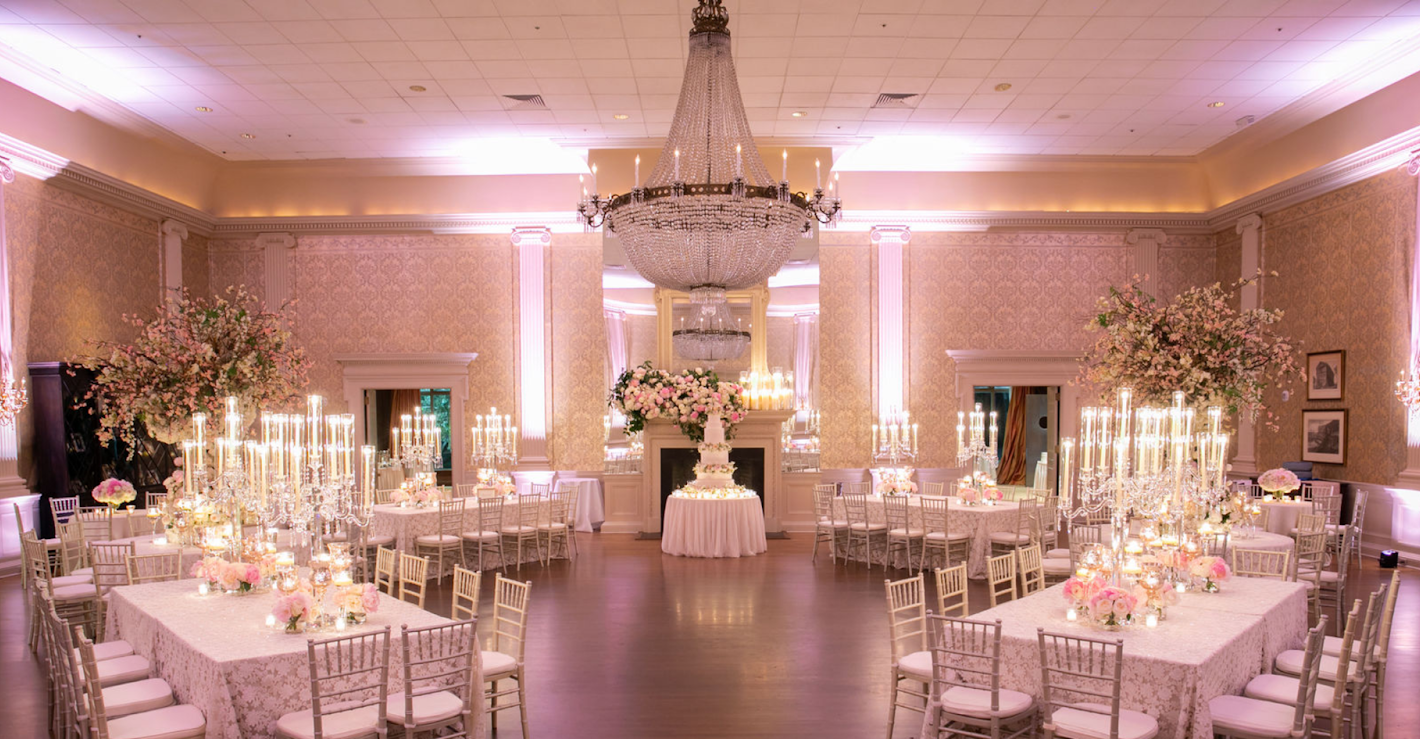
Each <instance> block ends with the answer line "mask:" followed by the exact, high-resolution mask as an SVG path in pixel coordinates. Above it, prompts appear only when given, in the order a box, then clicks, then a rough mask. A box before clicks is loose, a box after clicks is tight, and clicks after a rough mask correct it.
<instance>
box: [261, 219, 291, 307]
mask: <svg viewBox="0 0 1420 739" xmlns="http://www.w3.org/2000/svg"><path fill="white" fill-rule="evenodd" d="M256 243H257V244H258V245H259V246H260V247H261V248H262V251H263V259H264V261H263V267H264V268H265V269H264V272H263V277H264V278H265V279H264V281H265V286H266V307H267V309H269V310H273V311H274V310H278V309H280V308H281V306H282V305H284V304H285V303H286V302H287V301H289V300H291V299H292V298H294V297H296V296H295V290H293V289H292V285H291V252H292V250H294V249H295V248H296V237H295V236H292V235H291V234H289V233H265V234H260V235H259V236H257V237H256Z"/></svg>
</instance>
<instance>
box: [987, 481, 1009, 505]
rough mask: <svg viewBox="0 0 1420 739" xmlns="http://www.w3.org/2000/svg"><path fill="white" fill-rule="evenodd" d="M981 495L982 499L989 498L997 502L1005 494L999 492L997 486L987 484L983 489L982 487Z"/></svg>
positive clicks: (999, 489)
mask: <svg viewBox="0 0 1420 739" xmlns="http://www.w3.org/2000/svg"><path fill="white" fill-rule="evenodd" d="M981 497H982V498H983V499H984V500H990V501H994V502H997V503H999V502H1001V500H1002V499H1003V498H1005V496H1004V495H1002V494H1001V488H998V487H996V486H995V485H987V486H986V487H985V488H984V489H982V491H981Z"/></svg>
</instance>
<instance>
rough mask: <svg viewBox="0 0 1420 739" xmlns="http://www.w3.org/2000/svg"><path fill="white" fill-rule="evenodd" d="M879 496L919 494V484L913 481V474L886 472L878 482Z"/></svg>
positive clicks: (909, 472)
mask: <svg viewBox="0 0 1420 739" xmlns="http://www.w3.org/2000/svg"><path fill="white" fill-rule="evenodd" d="M877 491H878V494H879V495H910V494H912V493H915V492H917V483H915V482H913V481H912V472H911V471H908V472H907V473H906V474H900V473H898V472H884V473H883V476H882V477H881V478H880V479H879V480H878V486H877Z"/></svg>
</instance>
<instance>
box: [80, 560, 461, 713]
mask: <svg viewBox="0 0 1420 739" xmlns="http://www.w3.org/2000/svg"><path fill="white" fill-rule="evenodd" d="M275 598H276V595H275V594H274V593H272V592H261V593H252V594H249V595H242V596H231V595H208V596H199V595H198V594H197V588H196V586H194V585H193V583H192V581H191V580H179V581H176V582H164V583H151V584H147V585H131V586H124V587H118V588H114V589H113V591H112V594H111V596H110V603H109V617H108V637H109V638H110V639H123V640H125V641H127V642H128V643H129V644H132V645H133V649H134V651H135V652H136V653H138V654H140V655H142V656H144V657H146V658H148V660H149V662H151V663H152V664H153V674H154V676H155V677H161V678H163V679H165V680H167V681H168V684H170V685H172V687H173V693H174V695H175V696H176V697H177V700H178V702H179V703H187V704H192V705H194V706H196V707H197V708H199V709H200V710H201V711H202V713H203V715H204V716H206V718H207V737H208V739H238V738H240V737H245V738H247V739H255V738H257V737H271V736H275V733H276V720H277V719H278V718H280V717H281V716H282V715H283V714H286V713H289V712H291V711H300V710H304V709H307V708H309V707H310V696H311V692H310V685H311V682H310V670H309V668H308V667H307V659H306V640H307V639H317V640H319V639H325V638H329V637H332V636H336V635H353V634H359V633H365V632H370V631H376V630H378V629H381V628H383V627H385V626H389V627H390V672H389V675H390V693H391V694H393V693H395V692H398V691H400V690H403V682H402V681H403V677H402V668H401V665H402V664H403V658H402V654H401V651H400V644H399V633H400V626H401V625H403V624H407V625H409V626H410V627H421V626H433V625H437V624H443V623H449V620H448V619H446V618H443V617H441V616H436V615H434V614H432V613H429V612H428V611H424V610H421V609H420V608H418V607H416V606H414V605H413V604H409V603H403V602H400V601H398V600H395V599H393V598H390V597H389V596H386V595H381V596H380V608H379V610H378V611H376V612H375V613H371V614H370V615H369V618H368V620H367V621H366V622H365V624H364V625H361V626H351V627H350V628H348V629H346V630H345V631H343V632H335V631H329V632H320V633H309V634H287V633H285V632H284V631H283V630H282V629H281V627H279V626H276V627H267V626H266V616H267V614H269V613H270V612H271V608H272V605H273V604H274V602H275ZM474 667H475V671H476V672H475V675H474V678H473V684H474V685H475V686H480V685H482V684H483V679H482V675H483V673H482V659H481V655H480V659H476V660H475V661H474ZM473 703H474V706H475V708H474V725H475V726H476V727H478V729H477V736H480V737H481V736H482V735H483V730H484V728H483V722H482V721H481V720H480V719H481V717H482V701H478V700H475V701H474V702H473Z"/></svg>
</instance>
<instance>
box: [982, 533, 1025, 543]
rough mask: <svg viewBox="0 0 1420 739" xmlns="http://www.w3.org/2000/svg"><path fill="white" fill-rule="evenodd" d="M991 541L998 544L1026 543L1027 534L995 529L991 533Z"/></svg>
mask: <svg viewBox="0 0 1420 739" xmlns="http://www.w3.org/2000/svg"><path fill="white" fill-rule="evenodd" d="M991 541H992V542H994V543H999V544H1028V543H1030V535H1029V534H1017V533H1015V532H1014V531H997V532H996V533H994V534H992V535H991Z"/></svg>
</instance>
